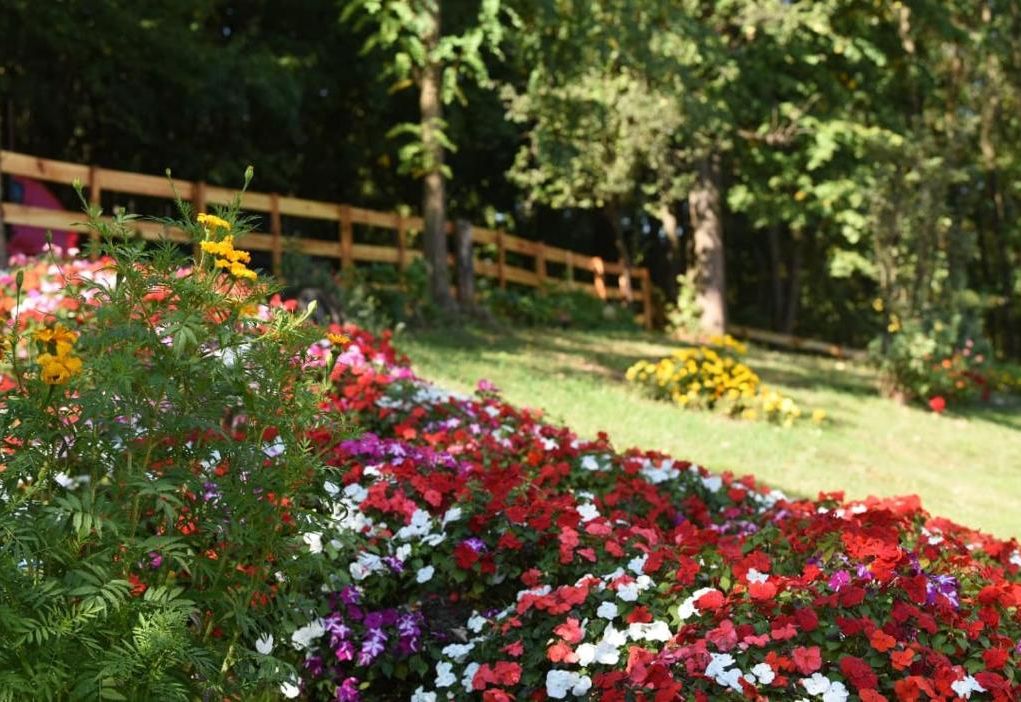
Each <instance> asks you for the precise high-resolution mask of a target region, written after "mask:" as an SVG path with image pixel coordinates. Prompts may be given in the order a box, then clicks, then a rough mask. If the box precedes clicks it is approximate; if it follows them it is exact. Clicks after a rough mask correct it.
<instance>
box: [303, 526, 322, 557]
mask: <svg viewBox="0 0 1021 702" xmlns="http://www.w3.org/2000/svg"><path fill="white" fill-rule="evenodd" d="M301 538H302V540H303V541H304V542H305V543H306V544H308V550H309V551H310V552H311V553H322V552H323V535H322V534H321V533H319V532H318V531H310V532H308V533H306V534H302V535H301Z"/></svg>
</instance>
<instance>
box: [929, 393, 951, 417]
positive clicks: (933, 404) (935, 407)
mask: <svg viewBox="0 0 1021 702" xmlns="http://www.w3.org/2000/svg"><path fill="white" fill-rule="evenodd" d="M946 408H947V401H946V400H945V399H943V397H942V396H940V395H934V396H932V397H930V398H929V409H931V410H932V411H933V412H935V413H936V414H941V413H942V412H943V410H945V409H946Z"/></svg>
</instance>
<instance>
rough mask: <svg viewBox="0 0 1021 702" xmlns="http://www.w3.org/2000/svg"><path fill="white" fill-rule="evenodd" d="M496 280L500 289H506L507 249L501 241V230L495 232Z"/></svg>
mask: <svg viewBox="0 0 1021 702" xmlns="http://www.w3.org/2000/svg"><path fill="white" fill-rule="evenodd" d="M496 278H497V280H498V281H499V282H500V288H501V289H502V288H506V287H507V247H506V245H505V244H504V241H503V230H502V229H499V230H497V232H496Z"/></svg>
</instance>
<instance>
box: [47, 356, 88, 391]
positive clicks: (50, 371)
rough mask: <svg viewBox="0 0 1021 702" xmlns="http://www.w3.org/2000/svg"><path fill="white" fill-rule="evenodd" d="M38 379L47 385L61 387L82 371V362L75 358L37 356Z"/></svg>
mask: <svg viewBox="0 0 1021 702" xmlns="http://www.w3.org/2000/svg"><path fill="white" fill-rule="evenodd" d="M38 361H39V368H40V372H39V377H40V378H41V379H42V381H43V382H44V383H46V384H47V385H63V384H64V383H66V382H67V381H68V380H70V379H71V377H72V376H75V375H77V374H78V373H80V372H81V370H82V361H81V359H80V358H78V357H77V356H70V355H63V356H55V355H53V354H51V353H41V354H39V358H38Z"/></svg>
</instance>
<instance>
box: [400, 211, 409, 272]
mask: <svg viewBox="0 0 1021 702" xmlns="http://www.w3.org/2000/svg"><path fill="white" fill-rule="evenodd" d="M407 233H408V222H407V220H406V219H405V218H404V215H402V214H399V215H397V270H399V271H402V272H403V271H404V269H405V268H407V267H408V252H407V248H408V241H407Z"/></svg>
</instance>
